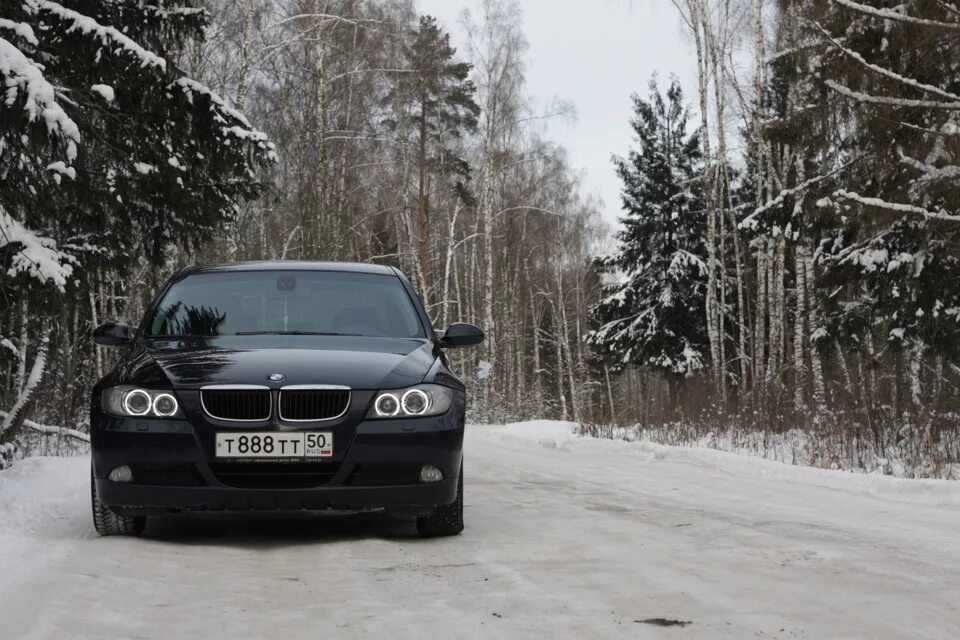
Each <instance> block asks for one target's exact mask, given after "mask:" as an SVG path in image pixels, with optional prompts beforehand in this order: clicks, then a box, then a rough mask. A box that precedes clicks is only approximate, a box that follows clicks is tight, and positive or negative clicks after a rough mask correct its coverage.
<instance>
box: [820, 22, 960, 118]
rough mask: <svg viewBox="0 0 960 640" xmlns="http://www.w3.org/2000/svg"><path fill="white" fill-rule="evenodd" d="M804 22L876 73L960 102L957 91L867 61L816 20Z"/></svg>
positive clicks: (848, 55) (849, 56)
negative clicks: (920, 80)
mask: <svg viewBox="0 0 960 640" xmlns="http://www.w3.org/2000/svg"><path fill="white" fill-rule="evenodd" d="M804 22H806V23H807V24H809V25H811V26H813V27H814V28H816V29H817V30H818V31H819V32H820V33H821V34H823V37H824V38H826V39H827V40H828V41H829V42H830V44H832V45H833V46H834V47H835V48H836V49H837V50H839V51H841V52H842V53H843V54H844V55H846V56H847V57H848V58H851V59H853V60H856V61H857V62H858V63H860V64H861V65H862V66H863V67H865V68H867V69H870V70H871V71H873V72H874V73H878V74H880V75H882V76H884V77H885V78H890V79H891V80H896V81H897V82H900V83H902V84H905V85H907V86H908V87H912V88H914V89H920V90H921V91H927V92H929V93H935V94H937V95H938V96H940V97H941V98H946V99H947V100H955V101H957V102H958V103H960V96H958V95H957V94H955V93H951V92H949V91H946V90H945V89H941V88H940V87H937V86H934V85H932V84H926V83H923V82H919V81H917V80H914V79H913V78H907V77H906V76H902V75H900V74H899V73H895V72H893V71H891V70H890V69H886V68H884V67H881V66H879V65H876V64H873V63H872V62H867V60H866V58H864V57H863V56H862V55H860V54H859V53H857V52H856V51H854V50H852V49H849V48H847V47H845V46H843V44H842V43H841V42H840V41H839V40H837V39H836V38H834V37H833V36H832V35H831V34H830V32H829V31H827V30H826V29H825V28H824V27H823V25H821V24H820V23H819V22H817V21H816V20H804Z"/></svg>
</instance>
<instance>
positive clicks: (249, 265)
mask: <svg viewBox="0 0 960 640" xmlns="http://www.w3.org/2000/svg"><path fill="white" fill-rule="evenodd" d="M220 271H345V272H351V273H379V274H384V275H396V274H397V271H396V270H395V269H394V268H393V267H389V266H387V265H382V264H369V263H367V262H321V261H316V260H257V261H250V262H224V263H221V264H197V265H194V266H192V267H188V268H186V269H184V270H183V271H182V272H181V275H182V276H183V275H190V274H192V273H215V272H220Z"/></svg>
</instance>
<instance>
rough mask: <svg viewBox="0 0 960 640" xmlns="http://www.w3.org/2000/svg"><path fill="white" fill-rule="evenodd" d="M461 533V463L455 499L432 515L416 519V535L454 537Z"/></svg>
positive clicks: (423, 536)
mask: <svg viewBox="0 0 960 640" xmlns="http://www.w3.org/2000/svg"><path fill="white" fill-rule="evenodd" d="M462 531H463V463H461V464H460V478H459V479H458V480H457V499H456V500H454V501H453V502H452V503H450V504H444V505H441V506H439V507H437V508H436V509H434V511H433V514H431V515H429V516H426V517H421V518H417V533H419V534H420V537H421V538H438V537H441V536H455V535H459V534H460V532H462Z"/></svg>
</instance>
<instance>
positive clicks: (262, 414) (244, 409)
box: [200, 387, 272, 422]
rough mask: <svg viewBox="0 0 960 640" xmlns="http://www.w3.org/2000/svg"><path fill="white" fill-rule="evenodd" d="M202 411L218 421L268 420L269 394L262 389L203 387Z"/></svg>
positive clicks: (201, 395) (269, 408)
mask: <svg viewBox="0 0 960 640" xmlns="http://www.w3.org/2000/svg"><path fill="white" fill-rule="evenodd" d="M200 401H201V404H202V405H203V410H204V411H205V412H206V414H207V415H208V416H210V417H212V418H217V419H218V420H234V421H243V422H254V421H261V420H269V419H270V411H271V402H272V401H271V392H270V389H268V388H266V387H264V388H262V389H261V388H239V387H238V388H229V387H205V388H203V389H201V390H200Z"/></svg>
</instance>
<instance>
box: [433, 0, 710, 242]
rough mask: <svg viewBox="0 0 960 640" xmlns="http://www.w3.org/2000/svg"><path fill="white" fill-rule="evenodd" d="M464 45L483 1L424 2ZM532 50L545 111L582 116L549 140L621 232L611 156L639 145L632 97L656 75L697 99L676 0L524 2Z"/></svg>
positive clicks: (553, 128) (536, 94)
mask: <svg viewBox="0 0 960 640" xmlns="http://www.w3.org/2000/svg"><path fill="white" fill-rule="evenodd" d="M417 2H418V6H419V7H420V10H421V11H422V12H424V13H428V14H430V15H433V16H436V18H437V20H438V21H439V22H440V23H441V24H442V25H443V26H444V27H445V28H446V29H447V30H449V31H450V33H451V34H453V39H454V42H455V43H456V44H457V46H458V49H459V50H460V51H461V52H463V53H464V54H465V53H466V47H465V46H463V41H464V40H463V38H464V36H463V30H462V29H461V27H460V15H461V13H462V12H463V10H464V8H469V9H470V11H471V13H472V14H473V15H474V16H475V17H479V16H480V15H482V14H481V12H480V10H479V6H480V1H479V0H417ZM520 6H521V7H522V8H523V13H524V16H523V21H524V33H525V34H526V37H527V40H528V41H529V43H530V49H529V51H528V52H527V64H528V67H527V89H528V91H529V92H530V94H531V95H532V97H533V99H534V100H535V101H536V103H537V104H538V105H539V106H541V107H543V106H544V105H547V104H549V103H550V102H551V101H552V100H553V99H554V98H560V99H563V100H566V101H568V102H570V103H572V104H573V106H574V107H575V108H576V111H577V118H576V120H575V121H572V122H564V121H559V120H557V121H554V122H553V123H552V124H551V125H550V126H549V137H550V138H551V139H553V140H555V141H557V142H559V143H561V144H562V145H563V146H564V147H566V148H567V151H568V152H569V153H570V161H571V163H572V164H573V166H574V167H577V168H579V169H582V170H583V171H584V172H585V186H586V189H587V191H589V192H592V193H595V194H597V195H599V196H600V197H601V198H602V199H603V202H604V207H603V214H604V219H605V220H606V221H607V223H608V224H609V225H610V226H611V227H613V226H614V225H615V224H616V219H617V217H618V215H619V209H620V196H619V193H620V182H619V180H618V178H617V176H616V174H615V173H614V171H613V165H612V164H611V162H610V155H611V154H613V153H616V154H619V155H622V154H624V153H625V152H626V151H627V149H628V148H629V146H630V144H631V139H632V132H631V130H630V123H629V120H630V114H631V109H630V94H631V93H633V92H639V93H641V94H642V95H646V92H647V82H648V80H649V79H650V76H651V74H652V73H653V72H654V71H656V72H658V73H659V75H660V78H661V85H664V84H666V82H667V79H668V78H669V76H670V74H671V73H673V74H676V75H677V76H679V78H680V80H681V82H682V83H683V88H684V93H685V94H686V97H687V101H688V102H690V103H691V104H692V100H693V98H694V96H695V86H694V84H693V83H694V78H695V76H694V73H695V65H696V59H695V57H694V53H693V51H692V49H691V44H690V41H689V39H688V38H687V37H686V35H685V34H684V32H683V30H682V26H681V23H680V18H679V17H678V15H677V12H676V9H674V7H673V5H672V4H671V3H670V2H669V1H668V0H588V1H587V2H584V1H583V0H520Z"/></svg>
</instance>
